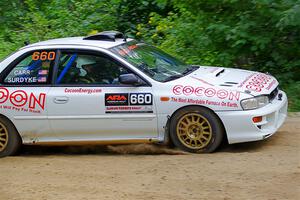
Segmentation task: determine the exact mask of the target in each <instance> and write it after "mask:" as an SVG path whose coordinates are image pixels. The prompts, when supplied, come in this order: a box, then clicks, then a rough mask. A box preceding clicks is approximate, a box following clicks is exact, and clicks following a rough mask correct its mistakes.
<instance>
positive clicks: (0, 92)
mask: <svg viewBox="0 0 300 200" xmlns="http://www.w3.org/2000/svg"><path fill="white" fill-rule="evenodd" d="M8 96H9V92H8V90H7V89H6V88H0V103H4V102H5V101H7V99H8Z"/></svg>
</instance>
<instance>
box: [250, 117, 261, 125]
mask: <svg viewBox="0 0 300 200" xmlns="http://www.w3.org/2000/svg"><path fill="white" fill-rule="evenodd" d="M252 121H253V122H254V123H259V122H261V121H262V116H258V117H253V118H252Z"/></svg>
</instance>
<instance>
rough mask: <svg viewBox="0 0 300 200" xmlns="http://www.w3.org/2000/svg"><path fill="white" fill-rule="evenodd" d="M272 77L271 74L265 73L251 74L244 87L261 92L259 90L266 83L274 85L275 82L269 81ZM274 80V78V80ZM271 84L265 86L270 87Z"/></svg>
mask: <svg viewBox="0 0 300 200" xmlns="http://www.w3.org/2000/svg"><path fill="white" fill-rule="evenodd" d="M272 79H273V78H272V77H271V76H268V75H266V74H256V76H253V77H252V78H251V79H250V80H249V81H248V83H247V85H246V88H247V89H249V90H252V91H255V92H261V90H262V89H263V88H264V87H265V86H267V85H271V84H272V85H274V84H275V83H271V84H270V83H269V82H270V81H271V80H272ZM274 81H275V80H274ZM272 85H271V86H270V87H269V86H267V88H269V89H270V88H271V87H272ZM267 88H266V89H267Z"/></svg>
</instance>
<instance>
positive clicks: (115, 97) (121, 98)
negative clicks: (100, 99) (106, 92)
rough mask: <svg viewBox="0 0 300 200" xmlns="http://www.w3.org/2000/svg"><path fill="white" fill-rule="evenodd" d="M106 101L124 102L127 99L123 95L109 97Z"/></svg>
mask: <svg viewBox="0 0 300 200" xmlns="http://www.w3.org/2000/svg"><path fill="white" fill-rule="evenodd" d="M106 100H107V101H126V100H127V98H126V97H125V96H123V95H110V96H108V97H107V98H106Z"/></svg>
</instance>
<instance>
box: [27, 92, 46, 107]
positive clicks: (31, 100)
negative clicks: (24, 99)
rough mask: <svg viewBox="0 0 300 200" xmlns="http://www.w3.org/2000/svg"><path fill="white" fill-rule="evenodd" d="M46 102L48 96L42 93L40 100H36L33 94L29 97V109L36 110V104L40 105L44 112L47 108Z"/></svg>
mask: <svg viewBox="0 0 300 200" xmlns="http://www.w3.org/2000/svg"><path fill="white" fill-rule="evenodd" d="M45 100H46V94H45V93H41V94H40V95H39V98H36V97H35V96H34V94H33V93H31V94H30V96H29V108H32V109H34V108H35V107H36V104H38V105H39V106H40V107H41V108H42V109H43V110H44V108H45Z"/></svg>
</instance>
